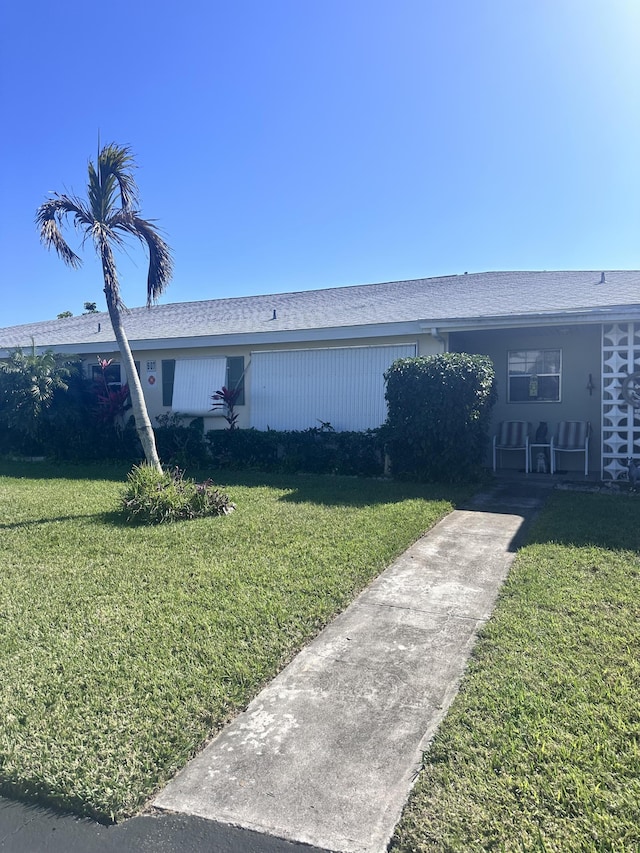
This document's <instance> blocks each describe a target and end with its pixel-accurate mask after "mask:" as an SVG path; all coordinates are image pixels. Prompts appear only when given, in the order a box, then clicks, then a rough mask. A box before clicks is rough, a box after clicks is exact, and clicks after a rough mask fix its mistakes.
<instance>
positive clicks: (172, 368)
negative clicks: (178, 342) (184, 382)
mask: <svg viewBox="0 0 640 853" xmlns="http://www.w3.org/2000/svg"><path fill="white" fill-rule="evenodd" d="M175 372H176V360H175V358H167V359H166V360H165V359H163V361H162V405H163V406H171V405H172V403H173V377H174V376H175Z"/></svg>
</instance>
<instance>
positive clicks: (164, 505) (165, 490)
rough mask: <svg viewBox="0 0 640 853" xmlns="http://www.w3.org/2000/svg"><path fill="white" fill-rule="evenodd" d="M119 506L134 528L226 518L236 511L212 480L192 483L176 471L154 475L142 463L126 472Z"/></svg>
mask: <svg viewBox="0 0 640 853" xmlns="http://www.w3.org/2000/svg"><path fill="white" fill-rule="evenodd" d="M121 505H122V510H123V513H124V516H125V518H126V519H127V521H133V522H136V523H138V524H167V523H168V522H172V521H181V520H184V519H189V518H206V517H207V516H212V515H228V514H229V513H230V512H233V510H234V509H235V508H236V507H235V504H234V503H232V502H231V501H230V500H229V496H228V495H227V494H225V492H223V491H222V490H221V489H218V488H216V486H215V485H214V482H213V480H211V479H206V480H204V481H203V482H202V483H196V481H195V480H194V479H192V478H190V477H186V476H185V474H184V471H181V470H180V468H173V469H172V470H170V471H158V470H157V469H156V468H154V467H152V466H151V465H148V464H147V463H145V462H143V463H141V464H140V465H134V466H133V468H132V469H131V471H130V472H129V474H128V476H127V486H126V489H125V491H124V494H123V496H122V503H121Z"/></svg>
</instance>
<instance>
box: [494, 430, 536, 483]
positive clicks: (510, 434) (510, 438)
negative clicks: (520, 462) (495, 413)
mask: <svg viewBox="0 0 640 853" xmlns="http://www.w3.org/2000/svg"><path fill="white" fill-rule="evenodd" d="M530 432H531V424H530V423H529V422H528V421H503V422H502V423H501V424H500V426H499V427H498V432H497V433H496V435H494V436H493V470H494V471H495V470H496V468H497V467H498V453H499V451H504V450H521V451H524V470H525V473H526V474H528V473H529V433H530Z"/></svg>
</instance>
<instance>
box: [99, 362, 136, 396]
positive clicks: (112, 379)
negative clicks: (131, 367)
mask: <svg viewBox="0 0 640 853" xmlns="http://www.w3.org/2000/svg"><path fill="white" fill-rule="evenodd" d="M134 364H135V366H136V371H137V373H138V376H140V362H139V361H136V362H134ZM123 375H124V371H123V370H121V368H120V364H119V362H117V361H116V362H111V364H109V365H107V367H105V369H104V379H103V377H102V367H101V366H100V365H99V364H92V365H91V379H92V380H93V382H97V383H99V384H100V385H102V383H103V382H105V381H106V383H107V385H108V386H109V390H110V391H117V390H118V389H119V388H120V387H121V386H122V385H123V384H124V383H123V379H122V377H123ZM124 381H125V382H126V378H125V380H124Z"/></svg>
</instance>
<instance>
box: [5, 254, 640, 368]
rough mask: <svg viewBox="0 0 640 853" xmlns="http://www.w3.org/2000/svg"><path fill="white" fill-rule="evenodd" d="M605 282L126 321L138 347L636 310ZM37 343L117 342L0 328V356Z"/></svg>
mask: <svg viewBox="0 0 640 853" xmlns="http://www.w3.org/2000/svg"><path fill="white" fill-rule="evenodd" d="M601 275H602V273H601V271H569V272H566V271H565V272H485V273H471V274H469V275H467V274H465V275H455V276H444V277H440V278H425V279H415V280H413V281H395V282H386V283H383V284H365V285H355V286H352V287H338V288H328V289H326V290H309V291H301V292H299V293H277V294H273V295H264V296H244V297H236V298H231V299H212V300H206V301H202V302H177V303H172V304H167V305H156V306H154V307H153V308H151V309H146V308H133V309H131V310H130V311H129V312H128V313H127V314H126V316H125V328H126V330H127V334H128V336H129V339H130V340H131V342H132V343H134V342H136V341H154V340H166V339H168V340H171V339H177V338H198V337H206V338H210V337H213V336H218V335H225V336H226V335H252V334H253V335H255V334H258V333H269V332H295V331H301V330H318V331H319V332H320V331H321V330H323V329H340V328H345V327H349V326H369V325H370V326H374V325H375V326H379V325H380V324H387V323H407V322H416V321H422V322H425V323H427V324H431V325H434V326H436V325H439V326H446V325H447V324H449V325H455V324H456V322H459V323H462V322H463V321H466V320H472V319H477V320H479V321H484V322H488V321H490V320H491V319H496V320H499V319H501V318H502V319H508V318H511V317H513V318H518V319H520V320H522V319H525V320H526V318H527V317H531V318H534V317H538V316H539V315H549V316H552V315H558V314H564V313H567V314H568V315H571V314H584V313H585V312H591V311H602V310H604V309H613V308H616V307H623V306H633V307H634V308H636V309H637V308H640V271H637V270H632V271H628V270H614V271H607V272H606V274H605V282H604V283H601ZM274 311H275V317H274ZM98 324H99V325H100V330H99V331H98ZM465 325H466V323H465ZM319 337H321V335H319ZM32 339H33V340H34V341H35V343H36V344H37V345H38V346H39V347H46V346H66V347H70V348H72V347H79V346H81V345H83V344H85V345H86V344H100V343H103V342H104V343H107V342H113V340H114V337H113V332H112V331H111V325H110V323H109V317H108V315H107V314H106V313H100V314H91V315H82V316H79V317H69V318H66V319H62V320H49V321H45V322H41V323H30V324H27V325H23V326H13V327H9V328H4V329H0V349H10V348H12V347H16V346H23V347H25V346H30V345H31V340H32ZM70 351H71V350H70Z"/></svg>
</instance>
